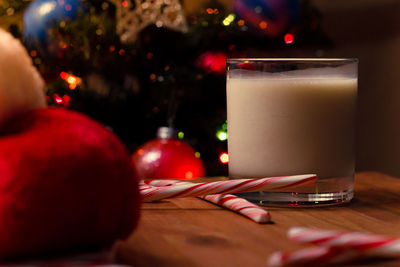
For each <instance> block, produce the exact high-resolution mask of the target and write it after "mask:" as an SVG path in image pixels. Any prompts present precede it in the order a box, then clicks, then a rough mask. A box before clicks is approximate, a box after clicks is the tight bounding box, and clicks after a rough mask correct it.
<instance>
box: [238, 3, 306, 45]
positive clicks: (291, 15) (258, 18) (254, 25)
mask: <svg viewBox="0 0 400 267" xmlns="http://www.w3.org/2000/svg"><path fill="white" fill-rule="evenodd" d="M233 9H234V11H235V13H236V14H237V16H238V18H239V19H243V20H244V21H245V23H246V25H248V26H249V28H250V29H251V30H253V31H256V32H257V33H260V34H262V35H264V36H268V37H271V38H276V37H279V36H282V35H283V34H285V33H286V31H287V30H288V29H290V27H291V26H293V25H294V24H295V23H296V22H297V19H298V17H299V14H300V9H301V6H300V2H299V0H235V1H234V3H233Z"/></svg>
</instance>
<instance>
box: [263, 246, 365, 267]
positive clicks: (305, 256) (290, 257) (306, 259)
mask: <svg viewBox="0 0 400 267" xmlns="http://www.w3.org/2000/svg"><path fill="white" fill-rule="evenodd" d="M361 258H362V255H361V254H360V253H358V252H357V251H354V250H347V249H340V248H330V247H314V248H306V249H301V250H297V251H293V252H280V251H279V252H275V253H273V254H272V255H271V256H270V257H269V259H268V265H269V266H273V267H279V266H307V267H311V266H325V265H332V264H340V263H348V262H352V261H355V260H358V259H361Z"/></svg>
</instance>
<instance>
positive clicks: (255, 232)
mask: <svg viewBox="0 0 400 267" xmlns="http://www.w3.org/2000/svg"><path fill="white" fill-rule="evenodd" d="M399 203H400V179H398V178H394V177H390V176H387V175H384V174H380V173H376V172H365V173H359V174H357V175H356V184H355V198H354V200H353V201H352V202H351V203H350V204H346V205H342V206H331V207H323V208H268V210H269V211H270V212H271V215H272V220H273V223H271V224H263V225H260V224H257V223H255V222H253V221H251V220H249V219H247V218H245V217H243V216H241V215H239V214H236V213H234V212H231V211H229V210H226V209H223V208H220V207H218V206H216V205H213V204H210V203H208V202H206V201H204V200H200V199H197V198H185V199H171V200H165V201H162V202H158V203H145V204H144V205H143V207H142V217H141V221H140V224H139V227H138V229H137V230H136V231H135V232H134V233H133V234H132V235H131V236H130V237H129V238H128V240H126V241H120V242H118V243H117V244H116V246H115V247H114V252H115V255H116V259H117V261H118V262H120V263H125V264H129V265H134V266H267V265H266V261H267V258H268V256H269V255H270V254H271V253H272V252H274V251H277V250H283V251H292V250H296V249H300V248H305V247H306V245H300V244H296V243H294V242H291V241H289V240H288V239H287V238H286V232H287V230H288V229H289V228H290V227H292V226H307V227H315V228H321V229H338V230H343V231H363V232H371V233H378V234H386V235H390V236H397V237H400V204H399ZM364 265H365V266H400V260H390V261H384V262H382V261H374V262H370V261H369V262H366V263H362V264H357V265H355V266H364Z"/></svg>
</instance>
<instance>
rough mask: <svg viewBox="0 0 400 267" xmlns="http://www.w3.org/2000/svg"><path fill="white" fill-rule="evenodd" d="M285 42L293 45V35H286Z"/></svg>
mask: <svg viewBox="0 0 400 267" xmlns="http://www.w3.org/2000/svg"><path fill="white" fill-rule="evenodd" d="M284 40H285V43H286V44H292V43H293V41H294V37H293V34H291V33H287V34H285V36H284Z"/></svg>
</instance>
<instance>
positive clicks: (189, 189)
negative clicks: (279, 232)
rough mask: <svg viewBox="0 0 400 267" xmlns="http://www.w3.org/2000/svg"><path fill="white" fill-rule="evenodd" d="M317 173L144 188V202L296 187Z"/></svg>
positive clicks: (313, 180) (314, 176) (313, 179)
mask: <svg viewBox="0 0 400 267" xmlns="http://www.w3.org/2000/svg"><path fill="white" fill-rule="evenodd" d="M316 178H317V177H316V175H315V174H304V175H295V176H283V177H272V178H263V179H237V180H229V181H218V182H211V183H196V184H182V185H174V186H164V187H157V188H156V187H154V188H149V189H145V190H142V191H141V193H142V197H143V201H144V202H149V201H155V200H161V199H165V198H174V197H189V196H204V195H212V194H229V193H240V192H257V191H269V190H277V189H278V190H279V189H284V188H295V187H298V186H303V185H305V184H310V183H315V181H316Z"/></svg>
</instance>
